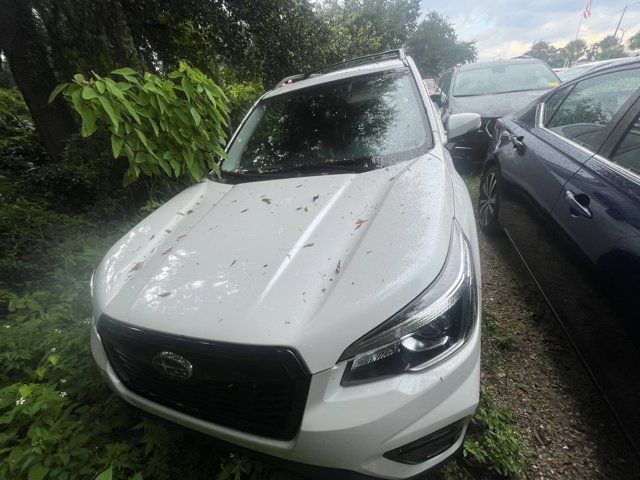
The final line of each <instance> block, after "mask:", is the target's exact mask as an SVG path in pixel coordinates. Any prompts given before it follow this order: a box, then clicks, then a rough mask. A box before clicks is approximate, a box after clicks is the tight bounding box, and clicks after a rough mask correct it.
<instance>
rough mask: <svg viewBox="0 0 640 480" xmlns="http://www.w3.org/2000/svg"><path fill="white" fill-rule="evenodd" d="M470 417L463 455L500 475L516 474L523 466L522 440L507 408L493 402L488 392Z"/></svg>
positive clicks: (474, 466) (473, 465)
mask: <svg viewBox="0 0 640 480" xmlns="http://www.w3.org/2000/svg"><path fill="white" fill-rule="evenodd" d="M483 393H484V395H483V399H482V403H481V405H480V407H479V408H478V411H477V412H476V415H475V417H474V418H473V420H472V422H471V424H470V426H469V429H468V430H469V431H468V433H467V438H466V440H465V443H464V450H463V456H464V459H465V461H466V463H467V464H468V465H469V466H471V467H472V468H478V467H480V468H483V469H488V470H491V471H494V472H496V473H498V474H500V475H502V476H504V477H510V478H511V477H516V478H517V477H520V476H521V475H522V474H523V472H524V468H525V459H524V457H523V455H522V453H521V450H522V440H521V438H520V435H519V434H518V431H517V427H516V422H515V417H514V414H513V412H511V411H510V410H507V409H504V408H500V407H498V406H496V405H494V404H493V401H492V399H491V397H490V395H489V394H488V392H483Z"/></svg>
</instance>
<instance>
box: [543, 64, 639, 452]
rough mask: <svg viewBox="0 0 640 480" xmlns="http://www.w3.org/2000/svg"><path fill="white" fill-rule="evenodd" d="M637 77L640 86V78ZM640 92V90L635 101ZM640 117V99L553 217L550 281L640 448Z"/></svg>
mask: <svg viewBox="0 0 640 480" xmlns="http://www.w3.org/2000/svg"><path fill="white" fill-rule="evenodd" d="M638 71H640V69H639V70H638ZM637 79H638V82H637V83H636V85H640V75H638V76H637ZM639 95H640V89H639V90H638V93H637V94H636V95H635V96H634V97H636V98H637V97H638V96H639ZM634 97H632V98H631V99H630V100H632V101H633V100H634ZM623 110H624V108H623ZM639 112H640V100H636V101H635V104H634V106H633V107H632V108H630V109H628V110H627V111H626V113H625V115H624V116H623V117H622V120H621V121H620V122H619V123H618V125H617V126H616V128H615V129H614V132H613V133H612V134H611V135H609V139H608V140H607V142H605V144H604V145H603V147H602V148H601V149H600V152H599V153H598V154H597V155H594V156H593V157H591V158H590V159H589V160H588V161H587V162H585V164H584V165H583V167H582V168H581V169H580V170H579V171H578V172H577V173H576V175H574V176H573V177H572V178H571V179H569V181H568V182H567V184H566V185H565V186H564V188H563V192H562V194H561V196H560V198H559V199H558V201H557V203H556V205H555V206H554V208H553V212H552V219H553V223H554V225H555V227H556V229H557V232H558V234H557V237H556V239H557V244H556V245H555V248H556V250H557V252H558V254H559V255H558V256H559V258H561V259H562V260H563V261H562V262H561V263H560V268H561V269H562V272H563V275H562V279H557V280H559V281H555V282H554V281H550V280H552V279H550V278H548V277H547V278H545V279H544V280H543V281H544V285H543V288H544V289H545V291H546V294H547V296H548V297H549V299H550V301H551V303H552V305H553V308H554V310H555V311H556V313H557V314H558V316H559V318H560V320H561V322H562V323H563V325H564V326H565V328H566V330H567V331H568V333H569V335H570V336H571V338H572V339H573V340H574V342H575V344H576V346H577V347H578V349H579V351H580V352H581V356H582V357H583V359H584V361H585V363H586V365H587V366H588V368H589V369H590V370H591V372H592V373H593V375H594V377H595V379H596V381H597V383H598V385H599V387H600V388H601V390H602V392H603V393H604V395H605V398H607V400H608V401H609V403H610V404H611V406H612V407H613V410H614V412H615V413H616V414H617V416H618V418H620V419H621V420H622V419H623V421H621V422H620V423H621V425H623V427H624V428H625V429H626V431H627V433H628V436H629V437H630V438H631V439H632V442H633V443H634V444H635V447H636V448H637V449H640V433H639V432H640V410H639V409H638V405H640V368H638V367H640V310H639V309H638V305H639V304H638V300H637V295H638V294H639V293H640V113H639Z"/></svg>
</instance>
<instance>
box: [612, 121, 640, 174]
mask: <svg viewBox="0 0 640 480" xmlns="http://www.w3.org/2000/svg"><path fill="white" fill-rule="evenodd" d="M611 161H613V162H615V163H617V164H618V165H620V166H621V167H624V168H626V169H627V170H630V171H632V172H633V173H635V174H636V175H640V115H638V116H637V117H636V121H635V122H634V123H633V125H631V127H630V128H629V130H628V131H627V133H626V135H625V136H624V137H623V138H622V140H621V141H620V143H619V144H618V147H617V148H616V151H615V153H614V154H613V155H612V156H611Z"/></svg>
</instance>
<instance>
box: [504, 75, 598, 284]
mask: <svg viewBox="0 0 640 480" xmlns="http://www.w3.org/2000/svg"><path fill="white" fill-rule="evenodd" d="M573 87H574V86H573V85H571V86H569V87H566V88H563V89H560V90H557V91H555V92H554V93H553V94H552V95H551V96H547V97H546V98H545V100H546V102H545V103H541V104H538V105H537V107H536V106H534V107H532V108H531V109H530V110H529V111H528V112H526V113H525V114H524V115H522V116H521V117H519V118H516V119H514V120H504V122H505V128H504V129H503V131H502V135H501V138H499V139H496V141H497V145H498V147H497V151H496V154H495V155H496V156H497V158H498V160H499V164H500V177H501V186H500V190H501V195H500V209H499V213H500V221H501V223H502V225H503V227H504V228H505V230H506V232H507V234H508V236H509V237H510V238H511V240H512V241H513V242H514V244H515V245H516V247H517V249H518V250H519V252H520V253H521V255H522V256H523V258H524V259H525V261H526V263H527V265H528V266H529V268H530V269H531V270H532V273H533V275H534V276H535V277H536V278H537V276H538V273H539V272H537V269H538V267H539V266H541V267H542V266H543V265H545V264H546V263H547V261H548V259H547V258H546V257H547V255H548V251H549V248H546V247H541V246H542V245H543V244H546V243H548V242H549V239H548V229H549V224H550V221H549V220H550V218H549V216H550V214H551V210H552V209H553V206H554V204H555V202H556V200H557V198H558V196H559V195H560V192H561V191H562V188H563V186H564V185H565V184H566V182H567V181H568V180H569V178H571V177H572V176H573V175H574V174H575V173H576V172H577V171H578V170H579V169H580V167H581V166H582V165H583V164H584V163H585V162H586V161H587V160H588V159H589V158H590V157H591V156H592V155H593V154H594V153H595V152H594V151H591V150H589V149H587V148H584V147H582V146H581V145H578V144H575V143H573V142H567V141H566V140H565V139H563V138H561V137H559V136H557V135H555V134H554V133H553V132H551V131H549V130H548V129H547V128H546V127H545V125H544V123H545V121H544V118H545V117H546V118H550V113H549V112H551V113H553V112H554V111H555V110H556V109H557V108H558V106H559V105H560V104H561V103H562V101H563V100H564V99H565V97H567V95H568V94H569V93H570V92H571V90H572V88H573ZM545 112H546V113H545ZM596 150H597V148H596ZM542 268H545V267H542Z"/></svg>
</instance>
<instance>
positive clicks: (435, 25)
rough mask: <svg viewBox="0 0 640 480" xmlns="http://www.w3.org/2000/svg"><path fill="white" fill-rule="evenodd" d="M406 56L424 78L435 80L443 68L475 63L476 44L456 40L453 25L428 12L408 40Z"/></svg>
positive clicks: (437, 14)
mask: <svg viewBox="0 0 640 480" xmlns="http://www.w3.org/2000/svg"><path fill="white" fill-rule="evenodd" d="M407 53H408V54H409V55H411V57H412V58H413V60H414V61H415V62H416V66H417V67H418V70H419V71H420V73H421V74H422V75H423V76H424V77H429V76H432V77H437V76H439V75H440V74H441V73H442V72H444V71H445V70H446V69H448V68H450V67H452V66H454V65H456V64H458V63H468V62H473V61H475V59H476V57H477V55H478V49H477V48H476V45H475V42H464V41H462V40H459V39H458V36H457V35H456V32H455V30H454V29H453V25H451V23H450V22H449V20H448V19H447V18H446V17H443V16H442V15H440V14H439V13H437V12H429V13H428V14H427V16H426V18H425V19H424V20H423V21H422V22H420V24H419V25H418V27H417V28H416V30H415V31H414V32H413V33H412V34H411V36H410V37H409V39H408V40H407Z"/></svg>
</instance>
